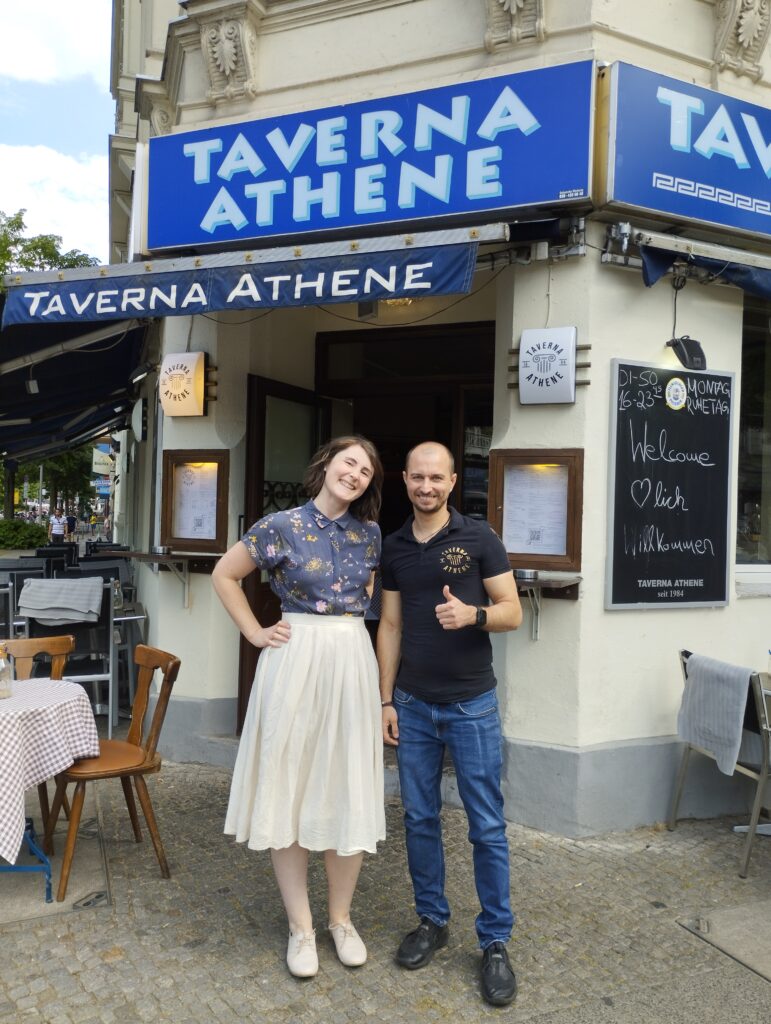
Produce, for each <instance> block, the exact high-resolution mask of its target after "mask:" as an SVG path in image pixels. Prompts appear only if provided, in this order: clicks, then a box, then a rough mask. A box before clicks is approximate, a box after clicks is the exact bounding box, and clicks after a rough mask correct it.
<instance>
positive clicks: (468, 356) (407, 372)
mask: <svg viewBox="0 0 771 1024" xmlns="http://www.w3.org/2000/svg"><path fill="white" fill-rule="evenodd" d="M316 341H317V347H316V393H317V394H319V395H324V396H325V397H329V398H333V399H344V400H346V401H347V403H348V406H349V409H350V429H352V430H353V431H355V432H356V433H360V434H363V435H364V436H365V437H368V438H369V439H370V440H371V441H373V443H374V444H375V445H376V446H377V448H378V450H379V451H380V454H381V457H382V459H383V466H384V469H385V483H384V487H383V508H382V512H381V516H380V526H381V529H382V531H383V534H388V533H391V532H393V530H396V529H398V527H399V526H401V524H402V523H403V522H404V520H405V519H406V518H407V516H408V515H409V512H410V506H409V503H408V501H407V498H406V495H405V491H404V483H403V481H402V470H403V468H404V458H405V456H406V454H407V452H408V451H409V450H410V448H412V447H413V445H415V444H417V443H418V442H420V441H424V440H435V441H441V442H442V443H443V444H446V445H447V447H448V448H449V449H450V450H451V451H452V453H453V455H454V456H455V465H456V470H457V473H458V483H457V485H456V488H455V491H454V492H453V495H452V498H451V499H450V500H451V504H453V505H454V506H455V507H456V508H457V509H458V510H459V511H460V512H463V513H464V514H465V515H471V516H474V517H475V518H479V519H486V518H487V462H488V453H489V448H490V438H491V435H492V422H493V373H494V358H495V325H494V323H491V322H487V321H484V322H479V323H462V324H447V325H443V326H432V327H413V328H407V327H405V328H390V327H389V328H376V329H369V330H356V331H340V332H330V333H324V334H319V335H317V339H316Z"/></svg>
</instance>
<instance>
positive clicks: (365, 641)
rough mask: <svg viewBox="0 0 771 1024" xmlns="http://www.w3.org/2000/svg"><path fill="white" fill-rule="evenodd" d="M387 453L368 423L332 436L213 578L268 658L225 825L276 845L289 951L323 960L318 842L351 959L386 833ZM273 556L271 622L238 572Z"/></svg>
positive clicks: (355, 957) (292, 963) (357, 951)
mask: <svg viewBox="0 0 771 1024" xmlns="http://www.w3.org/2000/svg"><path fill="white" fill-rule="evenodd" d="M382 483H383V467H382V465H381V462H380V458H379V456H378V453H377V451H376V449H375V447H374V446H373V445H372V444H371V443H370V442H369V441H367V440H365V439H364V438H362V437H357V436H350V437H340V438H336V439H335V440H333V441H330V442H328V443H327V444H325V445H323V446H322V447H321V448H320V449H319V450H318V452H316V454H315V456H314V457H313V459H312V461H311V463H310V465H309V467H308V469H307V471H306V474H305V480H304V486H305V491H306V493H307V494H309V495H311V498H312V500H310V501H308V502H307V504H305V505H303V506H302V507H300V508H295V509H290V510H288V511H285V512H274V513H272V514H271V515H268V516H266V517H265V518H264V519H261V520H260V521H259V522H257V523H255V524H254V526H252V527H251V529H250V530H248V531H247V533H246V534H245V535H244V537H243V538H242V540H241V541H240V542H239V543H237V544H235V545H234V546H233V547H232V548H231V549H230V550H229V551H228V552H227V554H225V555H224V556H223V557H222V559H221V560H220V561H219V562H218V564H217V567H216V568H215V570H214V574H213V577H212V578H213V582H214V587H215V589H216V591H217V594H218V595H219V597H220V599H221V601H222V603H223V604H224V606H225V608H226V609H227V611H228V613H229V615H230V616H231V618H232V619H233V621H234V622H235V623H236V625H237V626H238V628H239V629H240V630H241V632H242V633H243V635H244V637H245V638H246V639H247V640H248V641H249V642H250V643H252V644H254V646H255V647H259V648H262V649H263V653H262V655H261V656H260V659H259V662H258V663H257V672H256V674H255V677H254V685H253V687H252V693H251V697H250V699H249V707H248V710H247V713H246V719H245V721H244V729H243V733H242V736H241V743H240V746H239V749H238V757H237V759H236V766H235V770H234V773H233V782H232V785H231V790H230V801H229V804H228V813H227V818H226V821H225V832H226V833H227V834H229V835H235V837H236V840H237V841H238V842H244V841H247V842H248V845H249V847H250V849H253V850H265V849H270V851H271V858H272V861H273V869H274V871H275V874H276V879H277V881H278V886H279V889H280V891H281V898H282V900H283V902H284V907H285V909H286V913H287V917H288V919H289V942H288V945H287V965H288V967H289V970H290V971H291V973H292V974H294V975H295V976H296V977H301V978H303V977H312V976H313V975H314V974H316V972H317V971H318V957H317V954H316V944H315V932H314V930H313V921H312V916H311V909H310V903H309V900H308V885H307V873H308V851H309V850H323V851H324V862H325V867H326V872H327V880H328V884H329V930H330V932H331V934H332V938H333V940H334V943H335V948H336V950H337V955H338V957H339V958H340V960H341V962H342V963H344V964H345V965H346V966H348V967H357V966H359V965H360V964H363V963H364V962H365V960H366V959H367V951H366V948H365V946H364V943H363V942H362V941H361V939H360V937H359V935H358V933H357V932H356V929H355V928H354V927H353V925H352V924H351V918H350V909H351V901H352V899H353V893H354V889H355V888H356V881H357V879H358V876H359V870H360V868H361V863H362V859H363V855H364V852H365V851H366V852H369V853H374V852H375V849H376V843H377V842H378V841H380V840H382V839H384V838H385V812H384V807H383V752H382V734H381V726H380V697H379V692H378V679H377V664H376V661H375V656H374V652H373V650H372V645H371V642H370V640H369V637H368V635H367V631H366V630H365V628H364V612H365V611H366V609H367V607H368V605H369V600H370V595H371V592H372V579H373V570H374V568H375V566H376V565H377V564H378V562H379V559H380V529H379V527H378V526H377V524H376V523H375V522H374V520H375V519H376V518H377V515H378V512H379V511H380V494H381V488H382ZM257 568H260V569H267V571H268V573H269V577H270V586H271V589H272V590H273V592H274V593H275V594H276V595H277V596H278V597H279V598H280V599H281V611H282V617H281V621H280V622H278V623H276V625H275V626H262V625H260V623H259V622H258V621H257V619H256V618H255V617H254V614H253V613H252V610H251V608H250V607H249V604H248V602H247V600H246V597H245V595H244V592H243V590H242V589H241V587H240V585H239V583H240V580H242V579H243V578H244V577H245V576H248V575H249V573H251V572H254V570H255V569H257Z"/></svg>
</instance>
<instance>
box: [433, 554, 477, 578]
mask: <svg viewBox="0 0 771 1024" xmlns="http://www.w3.org/2000/svg"><path fill="white" fill-rule="evenodd" d="M439 564H440V565H441V566H442V568H443V569H444V571H445V572H449V573H452V574H453V575H454V576H460V575H462V574H463V573H467V572H468V571H469V569H470V568H471V555H470V554H469V553H468V551H466V549H465V548H455V547H453V548H445V549H444V551H443V552H442V553H441V555H440V556H439Z"/></svg>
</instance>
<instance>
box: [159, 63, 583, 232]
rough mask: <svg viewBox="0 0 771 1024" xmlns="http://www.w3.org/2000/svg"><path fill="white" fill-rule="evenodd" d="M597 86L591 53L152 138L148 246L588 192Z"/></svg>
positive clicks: (509, 205) (444, 213) (534, 202)
mask: <svg viewBox="0 0 771 1024" xmlns="http://www.w3.org/2000/svg"><path fill="white" fill-rule="evenodd" d="M593 91H594V65H593V63H592V62H591V61H582V62H578V63H575V64H565V65H561V66H558V67H550V68H539V69H536V70H534V71H524V72H521V73H519V74H514V75H502V76H499V77H495V78H485V79H482V80H480V81H474V82H459V83H456V84H454V85H450V86H444V87H443V88H440V89H427V90H425V91H423V92H417V93H407V94H404V95H401V96H390V97H387V98H385V99H384V98H379V99H372V100H367V101H365V102H361V103H351V104H346V105H344V106H338V107H328V108H324V109H322V110H311V111H304V112H302V113H298V114H286V115H283V116H281V117H273V118H266V119H264V120H258V121H246V122H242V123H240V124H228V125H219V126H217V127H211V128H205V129H202V130H200V131H192V132H182V133H179V134H173V135H163V136H159V137H156V138H152V139H151V140H150V171H149V210H148V244H149V247H150V249H167V248H172V247H175V246H200V245H206V244H208V245H217V244H218V243H223V242H228V243H230V242H240V243H247V242H250V241H253V240H259V239H262V238H270V237H275V236H279V235H288V236H292V237H296V236H298V235H300V234H303V235H304V234H307V233H308V232H319V231H324V232H330V231H333V230H335V229H341V228H354V229H357V230H358V229H362V228H369V227H371V226H373V225H378V226H380V225H383V224H388V223H398V222H402V223H404V222H411V221H418V220H424V219H426V218H432V219H439V218H441V219H442V220H444V219H446V218H448V217H451V216H458V215H465V216H466V218H467V219H468V218H469V217H471V218H474V217H478V218H479V221H480V222H482V221H484V220H488V221H489V220H490V219H491V218H490V217H489V216H486V215H489V214H490V213H491V212H493V211H503V210H512V209H515V208H518V207H532V206H541V205H544V204H548V205H554V204H559V203H565V202H569V201H573V202H575V201H576V200H582V199H583V200H585V199H586V198H587V197H588V195H589V191H590V184H591V182H590V177H591V133H592V109H593Z"/></svg>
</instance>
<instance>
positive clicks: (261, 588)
mask: <svg viewBox="0 0 771 1024" xmlns="http://www.w3.org/2000/svg"><path fill="white" fill-rule="evenodd" d="M268 398H283V399H285V400H286V401H290V402H299V403H302V404H304V405H310V406H313V408H314V409H315V410H316V413H317V415H316V438H315V443H316V444H317V445H318V444H320V443H321V442H322V441H323V440H325V439H326V437H327V436H328V433H329V402H327V401H325V400H324V399H321V398H319V397H318V396H317V395H316V393H315V392H313V391H310V390H308V389H307V388H300V387H296V386H295V385H293V384H284V383H283V382H282V381H277V380H271V379H270V378H268V377H260V376H257V375H256V374H250V375H249V377H248V379H247V401H246V424H247V426H246V480H245V487H244V515H243V527H244V530H245V529H246V527H247V526H251V524H252V523H255V522H257V520H258V519H260V518H262V515H263V511H262V510H263V495H264V491H265V421H266V416H267V406H268ZM243 588H244V593H245V594H246V599H247V601H248V602H249V605H250V606H251V607H252V608H253V609H254V611H255V614H256V615H257V617H258V619H259V620H260V624H261V625H263V626H271V625H273V623H274V622H278V619H279V617H280V614H281V609H280V606H279V603H278V599H277V598H275V597H273V595H272V592H270V589H269V587H268V585H267V584H266V583H262V582H261V574H260V571H259V570H257V571H256V572H253V573H250V574H249V576H247V577H246V579H245V580H244V582H243ZM271 598H272V600H271ZM259 655H260V652H259V650H258V649H257V648H256V647H254V646H253V645H252V644H250V643H249V642H248V641H247V640H245V639H244V637H243V636H242V637H241V644H240V649H239V659H238V712H237V713H238V719H237V722H238V724H237V730H238V732H239V733H240V732H241V727H242V725H243V722H244V718H245V716H246V709H247V706H248V704H249V695H250V693H251V692H252V683H253V681H254V673H255V670H256V668H257V659H258V658H259Z"/></svg>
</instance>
